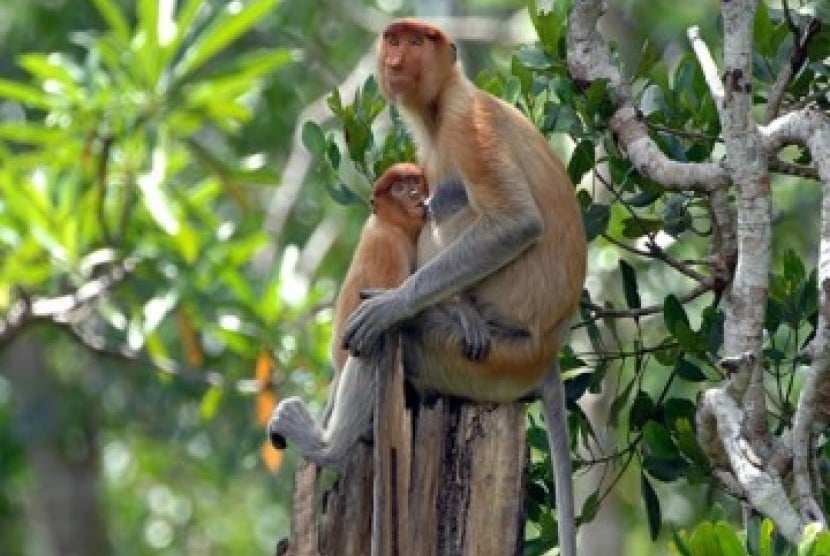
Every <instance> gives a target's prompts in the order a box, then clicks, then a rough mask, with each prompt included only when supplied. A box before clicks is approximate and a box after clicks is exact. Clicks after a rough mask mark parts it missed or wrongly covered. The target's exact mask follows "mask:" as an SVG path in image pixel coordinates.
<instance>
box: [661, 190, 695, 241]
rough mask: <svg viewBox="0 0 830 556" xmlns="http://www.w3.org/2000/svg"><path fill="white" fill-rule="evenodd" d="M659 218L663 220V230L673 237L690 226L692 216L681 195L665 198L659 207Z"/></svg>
mask: <svg viewBox="0 0 830 556" xmlns="http://www.w3.org/2000/svg"><path fill="white" fill-rule="evenodd" d="M660 218H662V219H663V230H664V231H665V232H666V233H667V234H669V235H671V236H673V237H677V236H679V235H680V234H682V233H683V232H685V231H686V230H688V229H689V228H690V227H691V226H692V214H691V213H690V212H689V209H688V208H687V206H686V200H685V198H684V197H683V196H682V195H672V196H670V197H668V198H666V200H665V202H664V203H663V206H662V207H660Z"/></svg>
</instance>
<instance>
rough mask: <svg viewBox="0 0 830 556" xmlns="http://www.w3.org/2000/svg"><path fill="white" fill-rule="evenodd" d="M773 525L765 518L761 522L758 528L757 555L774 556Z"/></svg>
mask: <svg viewBox="0 0 830 556" xmlns="http://www.w3.org/2000/svg"><path fill="white" fill-rule="evenodd" d="M774 541H775V525H773V523H772V520H771V519H769V518H767V519H764V521H762V522H761V527H759V528H758V550H759V556H774V554H775V552H774V551H773V546H774Z"/></svg>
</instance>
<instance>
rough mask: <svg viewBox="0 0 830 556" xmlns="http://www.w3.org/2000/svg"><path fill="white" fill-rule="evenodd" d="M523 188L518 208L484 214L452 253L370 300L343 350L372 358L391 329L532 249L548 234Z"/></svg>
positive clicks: (354, 318) (516, 198)
mask: <svg viewBox="0 0 830 556" xmlns="http://www.w3.org/2000/svg"><path fill="white" fill-rule="evenodd" d="M523 185H524V187H523V188H522V187H520V188H519V190H520V191H519V194H518V195H516V194H514V195H512V197H513V199H512V203H509V204H505V205H502V206H501V207H500V209H499V210H498V211H496V210H493V211H491V212H493V214H491V215H488V214H485V213H481V214H479V216H478V218H477V219H476V220H475V221H474V222H473V224H472V225H471V226H470V227H469V228H468V229H467V230H465V231H464V232H463V233H462V234H461V235H459V236H458V238H457V239H456V240H455V241H454V242H453V243H451V244H450V245H449V246H448V247H447V249H445V250H444V251H442V252H441V253H440V254H439V255H438V256H436V257H435V258H434V259H432V260H431V261H429V262H428V263H426V264H425V265H424V266H422V267H421V268H419V269H418V270H417V271H416V272H415V273H414V274H413V275H411V276H410V277H409V278H407V279H406V280H405V281H404V282H403V284H401V286H400V287H398V288H397V289H394V290H389V291H387V292H384V293H382V294H380V295H378V296H376V297H373V298H371V299H367V300H366V301H364V302H363V303H362V304H361V305H360V307H358V308H357V309H356V310H355V311H354V312H353V313H352V315H351V316H350V317H349V319H348V321H347V323H346V326H345V328H344V332H343V345H344V346H345V347H347V348H348V349H349V350H350V351H351V352H352V353H353V354H354V355H360V354H368V353H371V351H372V349H373V348H374V347H375V346H376V345H377V342H378V340H379V339H380V337H381V335H382V334H383V333H384V332H385V331H386V330H388V329H389V328H390V327H391V326H393V325H395V324H397V323H398V322H400V321H402V320H405V319H407V318H410V317H412V316H414V315H415V314H417V313H419V312H420V311H421V310H423V309H425V308H426V307H429V306H431V305H433V304H435V303H437V302H438V301H441V300H442V299H446V298H448V297H450V296H452V295H454V294H457V293H459V292H462V291H464V290H466V289H468V288H469V287H470V286H472V285H474V284H476V283H478V282H479V281H481V280H482V279H483V278H486V277H487V276H489V275H490V274H492V273H494V272H496V271H497V270H499V269H500V268H502V267H503V266H504V265H506V264H507V263H509V262H510V261H512V260H513V259H515V258H516V257H518V256H519V255H520V254H521V253H522V252H523V251H524V250H525V249H527V248H528V247H530V246H531V245H532V244H533V242H534V241H535V240H536V239H537V238H538V237H539V236H540V235H541V233H542V219H541V216H540V215H539V211H538V209H537V208H536V205H535V203H534V202H533V200H532V197H531V196H530V193H529V187H528V186H527V184H523ZM522 189H523V191H522ZM522 193H524V194H526V195H522V196H523V197H525V198H521V197H520V195H521V194H522ZM471 197H473V196H472V195H471Z"/></svg>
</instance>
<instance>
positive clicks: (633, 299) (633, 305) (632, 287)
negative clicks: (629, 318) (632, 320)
mask: <svg viewBox="0 0 830 556" xmlns="http://www.w3.org/2000/svg"><path fill="white" fill-rule="evenodd" d="M620 274H621V275H622V281H623V292H624V293H625V302H626V304H627V305H628V308H629V309H639V308H640V307H641V303H640V292H639V290H638V289H637V273H636V272H635V271H634V267H633V266H631V265H630V264H628V263H627V262H626V261H624V260H623V259H620Z"/></svg>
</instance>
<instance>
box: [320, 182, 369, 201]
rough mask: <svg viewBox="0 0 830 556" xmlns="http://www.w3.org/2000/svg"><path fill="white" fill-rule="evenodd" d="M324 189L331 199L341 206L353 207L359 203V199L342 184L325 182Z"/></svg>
mask: <svg viewBox="0 0 830 556" xmlns="http://www.w3.org/2000/svg"><path fill="white" fill-rule="evenodd" d="M326 189H327V190H328V193H329V195H330V196H331V198H332V199H333V200H334V201H336V202H337V203H340V204H341V205H355V204H359V203H360V202H361V198H360V197H359V196H358V195H356V194H355V192H354V191H352V190H351V189H350V188H349V187H348V186H346V184H344V183H341V182H336V183H331V182H327V183H326Z"/></svg>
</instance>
